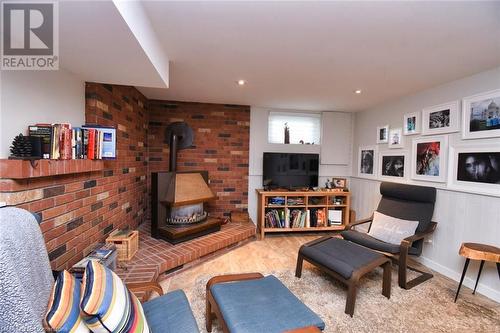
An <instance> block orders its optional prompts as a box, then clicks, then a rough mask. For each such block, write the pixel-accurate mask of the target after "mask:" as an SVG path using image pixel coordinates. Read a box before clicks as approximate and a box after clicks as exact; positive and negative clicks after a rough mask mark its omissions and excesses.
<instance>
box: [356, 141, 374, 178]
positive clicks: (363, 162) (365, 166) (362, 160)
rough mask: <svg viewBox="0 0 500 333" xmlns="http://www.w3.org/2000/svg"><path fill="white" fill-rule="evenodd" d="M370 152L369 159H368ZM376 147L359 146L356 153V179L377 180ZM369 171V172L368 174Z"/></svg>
mask: <svg viewBox="0 0 500 333" xmlns="http://www.w3.org/2000/svg"><path fill="white" fill-rule="evenodd" d="M370 152H371V158H370ZM370 159H371V170H370ZM377 166H378V146H361V147H359V153H358V177H362V178H371V179H375V178H377V170H378V168H377ZM369 171H371V172H369Z"/></svg>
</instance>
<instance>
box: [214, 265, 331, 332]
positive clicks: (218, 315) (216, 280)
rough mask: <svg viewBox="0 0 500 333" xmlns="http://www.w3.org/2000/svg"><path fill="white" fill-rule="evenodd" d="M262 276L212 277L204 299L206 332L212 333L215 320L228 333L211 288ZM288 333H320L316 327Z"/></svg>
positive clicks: (246, 274) (233, 275)
mask: <svg viewBox="0 0 500 333" xmlns="http://www.w3.org/2000/svg"><path fill="white" fill-rule="evenodd" d="M263 277H264V276H263V275H262V274H260V273H245V274H228V275H219V276H214V277H213V278H211V279H210V280H208V282H207V289H206V290H207V294H206V295H207V297H206V308H205V326H206V329H207V331H208V332H212V321H213V319H214V318H217V320H218V322H219V323H220V325H221V326H222V331H223V332H224V333H230V331H229V328H228V327H227V324H226V321H225V320H224V317H223V316H222V312H221V311H220V308H219V305H218V304H217V302H216V301H215V298H214V296H213V295H212V292H211V287H212V286H213V285H215V284H218V283H225V282H232V281H245V280H257V279H262V278H263ZM287 332H288V333H316V332H321V331H320V329H319V328H317V327H316V326H308V327H302V328H298V329H294V330H291V331H287Z"/></svg>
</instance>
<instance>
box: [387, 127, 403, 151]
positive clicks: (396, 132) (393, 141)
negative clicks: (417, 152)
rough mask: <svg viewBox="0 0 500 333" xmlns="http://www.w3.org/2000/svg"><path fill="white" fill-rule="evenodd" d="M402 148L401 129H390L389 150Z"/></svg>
mask: <svg viewBox="0 0 500 333" xmlns="http://www.w3.org/2000/svg"><path fill="white" fill-rule="evenodd" d="M403 147H404V138H403V129H402V128H401V127H399V128H391V129H390V130H389V148H390V149H394V148H403Z"/></svg>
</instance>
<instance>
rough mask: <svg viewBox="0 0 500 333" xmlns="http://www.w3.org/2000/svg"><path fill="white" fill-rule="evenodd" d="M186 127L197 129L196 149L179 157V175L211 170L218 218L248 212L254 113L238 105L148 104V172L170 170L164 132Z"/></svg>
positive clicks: (212, 206) (213, 205)
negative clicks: (180, 125) (184, 124)
mask: <svg viewBox="0 0 500 333" xmlns="http://www.w3.org/2000/svg"><path fill="white" fill-rule="evenodd" d="M175 121H185V122H187V123H188V124H189V126H190V127H191V128H192V129H193V133H194V143H193V145H194V147H193V148H189V149H184V150H180V151H178V155H177V156H178V158H177V170H178V171H193V170H207V171H208V173H209V178H210V182H211V183H210V188H211V189H212V190H213V192H214V193H216V195H217V197H218V199H217V201H216V202H213V203H211V204H209V205H208V211H209V212H210V213H211V214H212V215H213V216H227V215H229V212H231V211H232V210H240V211H246V209H247V204H248V153H249V137H250V107H248V106H239V105H223V104H206V103H188V102H172V101H150V102H149V135H148V146H149V169H150V171H153V172H154V171H167V170H168V163H169V160H168V154H169V148H168V145H167V144H165V143H164V138H165V137H164V136H165V129H166V127H167V126H168V124H170V123H171V122H175Z"/></svg>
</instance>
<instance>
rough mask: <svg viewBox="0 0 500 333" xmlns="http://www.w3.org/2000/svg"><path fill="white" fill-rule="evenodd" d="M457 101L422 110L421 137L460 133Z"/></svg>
mask: <svg viewBox="0 0 500 333" xmlns="http://www.w3.org/2000/svg"><path fill="white" fill-rule="evenodd" d="M459 103H460V102H459V101H452V102H448V103H443V104H439V105H435V106H431V107H428V108H425V109H423V110H422V135H437V134H445V133H453V132H458V131H460V114H459V113H460V109H459Z"/></svg>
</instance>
